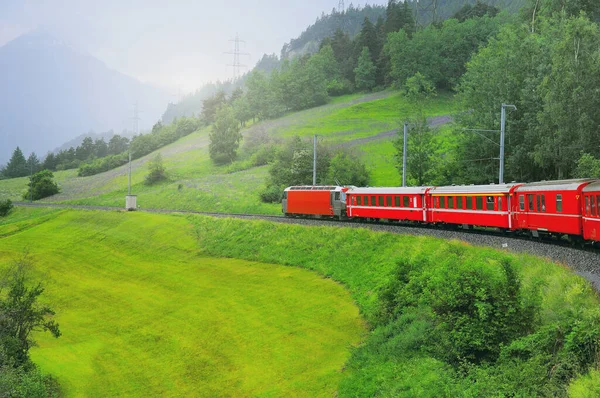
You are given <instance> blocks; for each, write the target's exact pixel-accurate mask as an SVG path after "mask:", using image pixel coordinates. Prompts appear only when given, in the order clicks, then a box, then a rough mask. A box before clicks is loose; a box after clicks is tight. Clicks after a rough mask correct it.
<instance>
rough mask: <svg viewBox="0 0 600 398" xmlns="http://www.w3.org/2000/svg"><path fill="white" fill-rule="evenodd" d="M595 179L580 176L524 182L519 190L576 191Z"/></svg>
mask: <svg viewBox="0 0 600 398" xmlns="http://www.w3.org/2000/svg"><path fill="white" fill-rule="evenodd" d="M593 181H595V180H593V179H591V178H579V179H575V180H558V181H540V182H531V183H528V184H523V185H522V186H520V187H519V188H517V192H533V191H576V190H578V189H580V188H581V187H582V186H584V185H587V184H589V183H590V182H593Z"/></svg>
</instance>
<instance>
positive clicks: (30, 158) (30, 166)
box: [29, 155, 33, 203]
mask: <svg viewBox="0 0 600 398" xmlns="http://www.w3.org/2000/svg"><path fill="white" fill-rule="evenodd" d="M29 176H30V177H29V202H30V203H33V157H32V156H31V155H29Z"/></svg>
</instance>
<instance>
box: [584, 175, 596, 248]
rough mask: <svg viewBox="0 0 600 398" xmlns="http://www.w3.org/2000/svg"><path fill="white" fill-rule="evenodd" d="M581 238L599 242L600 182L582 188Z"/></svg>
mask: <svg viewBox="0 0 600 398" xmlns="http://www.w3.org/2000/svg"><path fill="white" fill-rule="evenodd" d="M582 204H583V206H582V216H583V238H584V239H585V240H591V241H595V242H600V182H594V183H591V184H589V185H587V186H586V187H585V188H583V201H582Z"/></svg>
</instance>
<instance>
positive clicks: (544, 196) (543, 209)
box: [542, 195, 546, 213]
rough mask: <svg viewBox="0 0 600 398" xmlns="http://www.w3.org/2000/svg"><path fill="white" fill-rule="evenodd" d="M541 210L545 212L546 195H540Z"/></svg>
mask: <svg viewBox="0 0 600 398" xmlns="http://www.w3.org/2000/svg"><path fill="white" fill-rule="evenodd" d="M542 212H543V213H545V212H546V195H542Z"/></svg>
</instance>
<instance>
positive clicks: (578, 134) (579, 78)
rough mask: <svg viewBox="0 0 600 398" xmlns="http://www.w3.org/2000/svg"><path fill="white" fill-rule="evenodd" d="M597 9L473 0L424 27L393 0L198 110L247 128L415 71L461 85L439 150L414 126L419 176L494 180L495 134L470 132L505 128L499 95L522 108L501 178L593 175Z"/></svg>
mask: <svg viewBox="0 0 600 398" xmlns="http://www.w3.org/2000/svg"><path fill="white" fill-rule="evenodd" d="M599 8H600V5H599V4H598V3H597V2H593V1H578V0H570V1H560V2H559V1H552V0H545V1H539V0H538V1H529V2H528V3H527V4H526V5H525V7H523V8H522V9H521V11H520V12H519V13H518V14H512V15H511V14H508V13H506V12H501V10H499V9H498V8H496V7H493V6H489V5H486V4H484V3H480V2H477V3H476V4H475V5H473V6H471V5H466V6H464V7H463V8H462V9H460V10H458V11H457V12H456V13H455V14H454V15H453V17H452V18H450V19H447V20H445V21H442V22H435V23H432V24H430V25H428V26H427V27H425V28H420V27H419V26H418V25H417V23H416V21H415V17H414V13H413V10H411V8H410V7H409V5H408V4H407V3H396V2H394V1H390V2H389V4H388V7H387V9H386V12H385V15H384V16H381V17H379V18H378V19H377V21H375V22H373V21H371V20H370V19H369V18H368V17H365V19H364V20H363V22H362V27H361V29H360V32H359V33H358V34H357V35H356V36H355V37H354V38H352V37H351V36H350V35H349V34H348V33H345V32H344V31H343V30H342V29H341V28H339V27H338V29H337V30H335V32H334V33H333V35H332V36H330V37H326V38H325V39H323V40H322V41H321V43H320V48H319V50H318V52H316V53H314V54H312V55H310V54H305V55H303V56H298V57H296V58H292V59H283V60H282V61H281V65H280V67H279V68H276V69H274V70H273V71H272V72H271V73H270V74H269V73H264V72H263V71H260V70H256V71H253V72H251V73H250V74H249V75H248V76H247V78H246V80H245V89H244V90H239V91H238V92H237V93H236V94H235V98H234V97H232V98H231V100H229V102H228V103H227V101H226V100H225V95H224V93H222V92H221V93H218V94H216V95H215V96H213V97H211V98H209V99H207V100H205V101H204V111H203V115H205V114H206V112H207V109H213V108H215V109H216V108H218V107H219V106H229V107H231V109H232V112H233V114H234V115H235V118H236V119H237V120H238V121H239V122H240V124H241V125H242V126H243V125H244V124H245V123H247V122H248V121H256V120H265V119H273V118H277V117H279V116H281V115H283V114H286V113H288V112H294V111H299V110H302V109H307V108H312V107H316V106H319V105H323V104H325V103H327V102H328V101H329V100H330V98H332V97H335V96H339V95H344V94H349V93H355V92H368V91H377V90H383V89H387V88H394V89H401V90H404V91H406V92H408V91H410V90H411V89H410V87H409V85H408V84H407V82H409V81H413V82H414V80H415V79H417V80H418V81H420V83H419V85H420V86H421V87H433V90H432V91H428V92H423V93H421V94H423V95H426V96H428V95H435V93H436V92H452V93H455V94H456V96H457V100H458V101H459V102H460V103H461V108H462V109H464V110H465V111H464V112H462V113H460V114H458V115H455V123H454V126H453V128H452V129H451V130H450V131H448V130H445V131H444V134H449V138H448V141H450V142H452V145H450V146H449V147H448V148H447V151H446V153H445V155H444V156H443V157H442V158H434V152H435V150H436V148H434V147H433V146H432V145H433V143H432V140H431V139H428V138H427V137H426V136H419V135H420V134H421V133H422V132H423V131H422V129H419V128H416V129H415V130H414V134H415V135H413V136H412V137H411V138H409V139H410V140H411V141H410V143H409V147H411V148H412V152H413V153H416V154H418V155H419V156H420V162H419V163H420V166H419V167H420V168H422V169H423V170H419V175H420V178H418V179H417V181H413V182H416V183H419V184H464V183H491V182H495V181H496V182H497V174H498V168H499V163H498V162H497V158H498V143H497V138H496V137H494V136H485V134H483V135H484V136H482V134H474V133H473V132H472V131H471V130H484V131H485V130H487V134H489V133H490V132H492V133H494V131H497V130H499V127H500V109H501V107H500V105H501V104H503V103H506V104H514V105H515V106H516V108H517V111H515V112H512V113H510V114H509V116H508V124H507V149H506V180H518V181H522V182H527V181H534V180H544V179H546V180H547V179H563V178H574V177H598V176H599V175H598V174H597V173H598V170H599V169H600V160H598V159H599V158H600V147H599V146H598V145H597V144H596V142H597V141H598V132H599V126H600V106H599V105H600V103H599V101H600V96H599V95H598V93H599V92H600V70H599V68H600V62H598V61H599V59H600V48H599V46H598V43H600V37H599V36H598V35H599V34H600V31H599V29H598V23H597V21H598V17H599V15H600V9H599ZM413 91H414V90H413ZM417 91H418V89H417ZM226 103H227V104H226ZM210 112H212V111H209V113H210ZM203 120H204V121H205V122H206V121H208V122H209V124H210V121H211V119H210V118H206V117H204V118H203ZM398 122H399V125H400V124H403V122H405V121H401V120H399V121H398ZM410 122H412V123H413V126H414V127H418V124H419V123H418V122H419V121H414V120H413V121H410ZM496 134H497V133H496ZM410 152H411V151H410V150H409V153H410ZM409 156H411V155H410V154H409ZM440 162H442V163H443V164H442V167H440V165H439V163H440ZM436 163H438V164H437V165H436ZM440 170H442V172H440ZM306 183H308V181H307V182H306Z"/></svg>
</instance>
